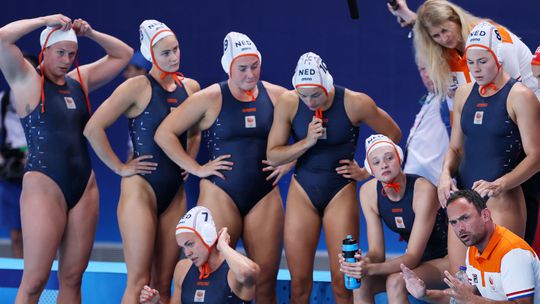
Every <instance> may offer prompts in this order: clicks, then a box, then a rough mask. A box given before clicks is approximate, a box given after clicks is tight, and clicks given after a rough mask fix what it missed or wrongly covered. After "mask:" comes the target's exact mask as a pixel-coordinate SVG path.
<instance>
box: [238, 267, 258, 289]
mask: <svg viewBox="0 0 540 304" xmlns="http://www.w3.org/2000/svg"><path fill="white" fill-rule="evenodd" d="M260 272H261V268H260V267H259V265H257V264H256V263H254V262H251V263H249V265H246V266H245V267H244V269H242V271H240V273H239V275H238V276H239V277H238V281H239V282H240V283H242V284H243V285H248V286H251V285H255V283H256V282H257V278H258V277H259V274H260Z"/></svg>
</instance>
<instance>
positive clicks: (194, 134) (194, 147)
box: [182, 78, 201, 159]
mask: <svg viewBox="0 0 540 304" xmlns="http://www.w3.org/2000/svg"><path fill="white" fill-rule="evenodd" d="M182 82H183V83H184V85H185V86H186V91H187V92H188V95H189V96H191V95H192V94H194V93H196V92H198V91H200V90H201V86H200V85H199V83H198V82H197V81H195V80H193V79H190V78H186V79H184V80H183V81H182ZM200 145H201V131H200V130H199V129H198V128H197V127H194V128H191V129H189V130H188V133H187V154H188V155H189V156H190V157H191V158H193V159H196V158H197V154H198V153H199V148H200Z"/></svg>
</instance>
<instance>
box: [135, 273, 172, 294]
mask: <svg viewBox="0 0 540 304" xmlns="http://www.w3.org/2000/svg"><path fill="white" fill-rule="evenodd" d="M164 281H165V280H162V279H158V278H154V280H152V282H150V274H147V273H144V274H137V275H136V274H133V273H129V272H128V277H127V287H128V288H135V289H137V290H141V289H142V288H143V287H144V285H152V287H153V288H155V289H157V290H159V292H160V293H161V290H162V289H163V287H162V286H164V285H165V283H164ZM169 287H170V286H169Z"/></svg>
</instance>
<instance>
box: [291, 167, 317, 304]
mask: <svg viewBox="0 0 540 304" xmlns="http://www.w3.org/2000/svg"><path fill="white" fill-rule="evenodd" d="M320 233H321V217H320V216H319V213H318V212H317V210H315V207H313V205H312V204H311V201H310V200H309V198H308V196H307V194H306V193H305V191H304V190H303V189H302V187H301V186H300V184H299V183H298V182H297V181H296V179H294V177H293V178H292V179H291V185H290V186H289V193H288V196H287V210H286V212H285V255H286V256H287V264H288V266H289V271H290V273H291V299H290V303H291V304H295V303H309V296H310V294H311V288H312V286H313V262H314V259H315V250H316V249H317V242H318V241H319V235H320Z"/></svg>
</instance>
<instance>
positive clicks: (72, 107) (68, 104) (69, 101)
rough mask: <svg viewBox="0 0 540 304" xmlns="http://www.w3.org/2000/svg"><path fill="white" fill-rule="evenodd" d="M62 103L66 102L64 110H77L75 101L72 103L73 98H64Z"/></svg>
mask: <svg viewBox="0 0 540 304" xmlns="http://www.w3.org/2000/svg"><path fill="white" fill-rule="evenodd" d="M64 101H65V102H66V108H68V109H70V110H75V109H77V105H76V104H75V101H73V98H71V97H64Z"/></svg>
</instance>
